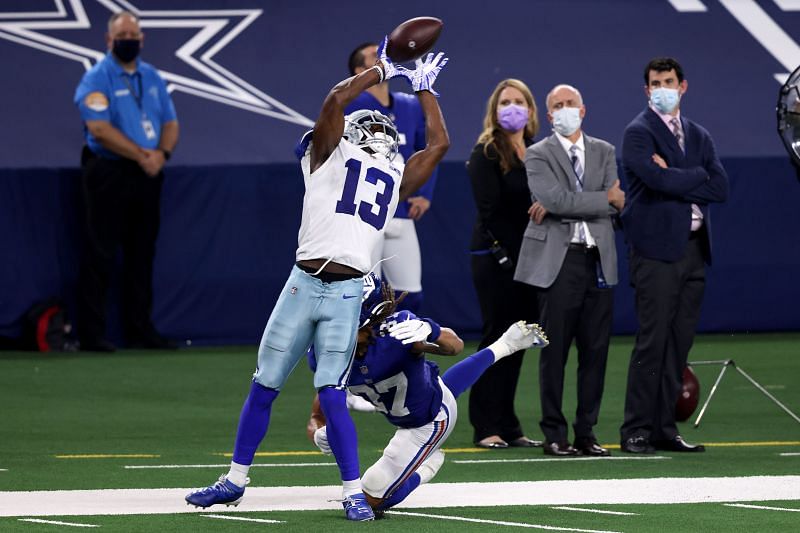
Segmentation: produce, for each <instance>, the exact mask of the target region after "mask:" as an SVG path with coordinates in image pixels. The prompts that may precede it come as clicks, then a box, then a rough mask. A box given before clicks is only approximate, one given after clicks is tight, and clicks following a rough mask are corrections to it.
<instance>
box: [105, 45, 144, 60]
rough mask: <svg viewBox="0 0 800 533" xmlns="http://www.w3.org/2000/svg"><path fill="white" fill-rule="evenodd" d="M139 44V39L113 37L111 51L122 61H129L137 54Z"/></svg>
mask: <svg viewBox="0 0 800 533" xmlns="http://www.w3.org/2000/svg"><path fill="white" fill-rule="evenodd" d="M141 46H142V42H141V41H140V40H139V39H115V40H114V46H113V47H112V48H111V51H112V52H114V55H115V56H117V59H119V60H120V61H122V62H123V63H130V62H131V61H133V60H134V59H136V57H137V56H138V55H139V49H140V48H141Z"/></svg>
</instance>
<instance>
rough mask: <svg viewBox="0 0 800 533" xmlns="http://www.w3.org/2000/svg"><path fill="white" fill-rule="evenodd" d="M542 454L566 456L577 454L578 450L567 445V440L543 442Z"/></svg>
mask: <svg viewBox="0 0 800 533" xmlns="http://www.w3.org/2000/svg"><path fill="white" fill-rule="evenodd" d="M544 454H545V455H555V456H556V457H567V456H570V455H578V450H576V449H575V448H573V447H572V446H570V445H569V443H568V442H545V443H544Z"/></svg>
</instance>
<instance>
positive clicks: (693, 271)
mask: <svg viewBox="0 0 800 533" xmlns="http://www.w3.org/2000/svg"><path fill="white" fill-rule="evenodd" d="M644 80H645V87H644V90H645V94H647V96H648V98H649V105H648V107H647V108H646V109H645V110H644V111H642V112H641V113H639V115H637V116H636V118H634V119H633V121H631V123H630V124H629V125H628V127H627V128H626V129H625V134H624V137H623V142H622V165H623V171H624V176H625V179H626V181H627V191H628V192H627V195H626V202H625V208H624V210H623V211H622V214H621V218H622V224H623V227H624V230H625V237H626V239H627V241H628V244H629V246H630V251H631V254H630V275H631V283H632V284H633V286H634V288H635V291H636V314H637V318H638V321H639V330H638V332H637V335H636V343H635V345H634V348H633V353H632V354H631V361H630V366H629V368H628V389H627V394H626V397H625V420H624V422H623V424H622V427H621V428H620V434H621V439H622V442H621V443H622V450H623V451H625V452H629V453H654V452H655V450H668V451H678V452H702V451H705V448H704V447H703V446H702V445H693V444H689V443H687V442H686V441H684V440H683V438H682V437H681V436H680V434H679V433H678V429H677V426H676V424H675V404H676V401H677V398H678V393H679V391H680V389H681V381H682V373H683V368H684V367H685V366H686V361H687V358H688V355H689V350H690V348H691V346H692V342H693V340H694V334H695V328H696V326H697V322H698V319H699V317H700V307H701V304H702V302H703V291H704V288H705V264H706V263H708V264H709V265H710V264H711V219H710V213H709V204H711V203H714V202H724V201H725V200H726V199H727V197H728V176H727V174H726V173H725V169H724V168H723V167H722V164H721V163H720V161H719V158H718V157H717V154H716V150H715V148H714V142H713V140H712V139H711V136H710V135H709V133H708V132H707V131H706V130H705V129H704V128H703V127H702V126H700V125H699V124H697V123H695V122H692V121H691V120H689V119H687V118H686V117H685V116H682V115H681V112H680V101H681V99H682V97H683V96H684V95H685V94H686V90H687V88H688V83H687V82H686V80H685V79H684V77H683V69H682V68H681V66H680V64H679V63H678V62H677V61H675V60H674V59H672V58H655V59H653V60H652V61H650V62H649V63H648V64H647V66H646V67H645V69H644Z"/></svg>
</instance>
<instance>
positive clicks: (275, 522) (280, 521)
mask: <svg viewBox="0 0 800 533" xmlns="http://www.w3.org/2000/svg"><path fill="white" fill-rule="evenodd" d="M200 516H202V517H203V518H219V519H221V520H239V521H240V522H259V523H261V524H285V523H286V522H284V521H283V520H268V519H266V518H246V517H244V516H228V515H224V514H202V515H200Z"/></svg>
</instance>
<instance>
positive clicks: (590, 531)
mask: <svg viewBox="0 0 800 533" xmlns="http://www.w3.org/2000/svg"><path fill="white" fill-rule="evenodd" d="M386 514H392V515H405V516H419V517H422V518H438V519H439V520H454V521H456V522H474V523H476V524H492V525H496V526H512V527H525V528H531V529H547V530H550V531H577V532H580V533H620V532H618V531H606V530H600V529H578V528H573V527H558V526H545V525H542V524H528V523H525V522H506V521H504V520H486V519H481V518H467V517H464V516H449V515H440V514H427V513H409V512H407V511H387V512H386Z"/></svg>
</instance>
